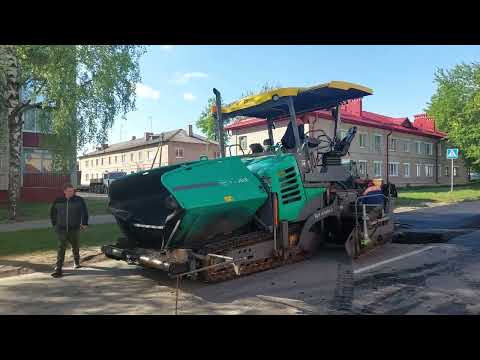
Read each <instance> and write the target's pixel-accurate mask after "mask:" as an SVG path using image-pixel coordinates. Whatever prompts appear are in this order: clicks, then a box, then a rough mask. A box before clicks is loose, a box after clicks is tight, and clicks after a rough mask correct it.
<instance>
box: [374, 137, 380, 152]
mask: <svg viewBox="0 0 480 360" xmlns="http://www.w3.org/2000/svg"><path fill="white" fill-rule="evenodd" d="M373 147H374V150H375V151H376V152H381V151H382V135H377V134H375V135H373Z"/></svg>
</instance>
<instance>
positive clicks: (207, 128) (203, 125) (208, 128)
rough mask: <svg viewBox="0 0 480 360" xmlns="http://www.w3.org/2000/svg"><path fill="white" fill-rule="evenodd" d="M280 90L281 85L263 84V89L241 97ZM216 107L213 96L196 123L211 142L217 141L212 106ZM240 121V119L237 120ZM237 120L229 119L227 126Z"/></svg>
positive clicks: (248, 92)
mask: <svg viewBox="0 0 480 360" xmlns="http://www.w3.org/2000/svg"><path fill="white" fill-rule="evenodd" d="M278 88H280V84H277V85H270V84H269V83H268V82H267V83H265V84H263V85H262V87H261V88H260V89H259V90H257V91H253V90H250V91H247V92H245V93H243V94H242V95H241V97H247V96H252V95H255V94H259V93H262V92H265V91H271V90H275V89H278ZM213 105H215V96H212V97H211V98H209V99H208V102H207V105H206V106H205V108H204V109H203V111H202V112H201V114H200V116H199V118H198V120H197V121H196V125H197V127H198V128H199V129H200V130H201V131H202V133H203V134H205V136H206V137H208V138H209V139H211V140H215V139H216V126H215V120H214V118H213V114H212V106H213ZM237 119H238V118H237ZM237 119H228V120H227V122H226V124H228V123H229V122H231V121H233V120H237ZM225 136H226V140H228V138H227V135H225Z"/></svg>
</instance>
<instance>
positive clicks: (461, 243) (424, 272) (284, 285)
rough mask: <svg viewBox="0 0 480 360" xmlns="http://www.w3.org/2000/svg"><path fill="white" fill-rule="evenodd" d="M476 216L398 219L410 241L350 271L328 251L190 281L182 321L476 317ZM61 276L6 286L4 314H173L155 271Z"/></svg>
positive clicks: (442, 212) (169, 284) (426, 214)
mask: <svg viewBox="0 0 480 360" xmlns="http://www.w3.org/2000/svg"><path fill="white" fill-rule="evenodd" d="M479 215H480V202H471V203H464V204H461V205H454V206H446V207H438V208H431V209H425V210H419V211H415V212H410V213H405V214H399V215H397V221H401V222H402V223H403V224H405V226H404V229H407V230H408V231H410V232H411V236H410V241H407V242H405V243H393V244H388V245H386V246H384V247H382V248H377V249H375V250H374V251H372V252H371V253H369V254H367V255H365V256H363V257H362V258H360V259H359V260H358V261H356V262H355V263H354V264H352V263H351V262H350V261H348V260H347V259H346V257H345V256H344V255H343V253H341V252H338V251H336V250H330V251H325V252H322V253H320V254H318V255H317V256H316V257H314V258H312V259H310V260H307V261H304V262H301V263H297V264H292V265H289V266H284V267H281V268H277V269H273V270H270V271H266V272H262V273H257V274H254V275H251V276H247V277H244V278H238V279H235V280H232V281H228V282H224V283H219V284H210V285H209V284H203V283H199V282H193V281H190V280H185V281H182V284H181V291H180V292H179V314H480V305H479V304H480V230H479V228H480V216H479ZM415 231H418V232H419V233H421V232H422V231H423V232H427V231H431V232H433V233H434V235H433V236H431V237H424V236H416V235H415ZM412 234H413V235H412ZM442 234H443V235H444V234H451V236H447V237H444V236H443V235H442ZM440 235H442V236H440ZM425 239H427V240H428V241H425ZM436 239H437V240H436ZM65 274H66V276H65V277H64V278H61V279H52V278H51V277H49V275H48V274H47V273H35V274H28V275H21V276H15V277H10V278H4V279H0V314H174V313H175V281H174V280H173V279H169V278H167V277H166V276H165V275H163V274H162V273H159V272H157V271H154V270H146V269H141V268H137V267H134V266H129V265H126V264H125V263H123V262H116V261H113V260H108V261H105V262H102V263H97V264H95V266H91V267H87V268H84V269H80V270H76V271H75V270H69V269H66V271H65Z"/></svg>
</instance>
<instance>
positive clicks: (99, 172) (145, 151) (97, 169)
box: [79, 144, 168, 185]
mask: <svg viewBox="0 0 480 360" xmlns="http://www.w3.org/2000/svg"><path fill="white" fill-rule="evenodd" d="M157 149H158V145H156V146H144V147H139V148H135V149H129V150H125V151H117V152H112V153H107V154H99V155H93V156H87V157H82V158H81V159H79V169H80V171H81V174H82V178H81V184H82V185H88V184H90V179H98V178H101V177H102V176H103V174H104V173H106V172H115V171H125V172H126V173H128V174H131V173H135V172H137V171H140V170H144V169H149V168H150V167H151V166H152V162H153V158H154V157H155V154H156V152H157ZM167 154H168V144H167V145H162V149H161V154H160V149H158V155H157V159H156V160H155V165H154V166H159V164H160V163H161V165H162V166H165V165H167V164H168V155H167ZM160 155H161V157H162V159H160ZM97 163H98V165H97Z"/></svg>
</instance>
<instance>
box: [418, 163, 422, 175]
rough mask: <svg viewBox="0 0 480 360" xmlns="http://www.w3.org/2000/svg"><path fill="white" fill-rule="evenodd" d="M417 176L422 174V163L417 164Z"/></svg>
mask: <svg viewBox="0 0 480 360" xmlns="http://www.w3.org/2000/svg"><path fill="white" fill-rule="evenodd" d="M417 176H422V165H420V164H417Z"/></svg>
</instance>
